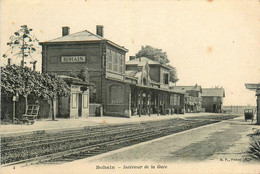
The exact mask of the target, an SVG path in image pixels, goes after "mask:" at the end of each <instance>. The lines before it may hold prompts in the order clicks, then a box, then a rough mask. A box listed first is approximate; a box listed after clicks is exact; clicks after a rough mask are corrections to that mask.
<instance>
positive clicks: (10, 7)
mask: <svg viewBox="0 0 260 174" xmlns="http://www.w3.org/2000/svg"><path fill="white" fill-rule="evenodd" d="M24 24H26V25H27V26H28V27H30V28H32V29H33V32H32V34H34V35H35V36H36V37H37V38H38V39H39V40H40V41H41V42H42V41H48V40H51V39H54V38H57V37H60V36H61V31H62V30H61V28H62V26H69V27H70V33H75V32H79V31H82V30H88V31H90V32H93V33H95V32H96V31H95V30H96V25H103V26H104V37H105V38H107V39H109V40H111V41H113V42H115V43H117V44H119V45H122V46H125V47H126V48H127V49H128V50H129V52H128V53H127V56H126V59H127V60H128V59H129V56H132V55H135V54H136V53H137V52H138V51H139V50H140V49H141V46H145V45H150V46H153V47H155V48H160V49H162V50H163V51H166V52H167V55H168V59H169V60H170V64H171V65H172V66H174V67H176V69H177V73H178V74H177V75H178V78H179V81H178V82H177V85H179V86H182V85H195V84H198V85H201V86H202V88H211V87H215V86H217V87H223V88H224V89H225V94H226V97H225V98H224V105H256V97H255V92H254V91H249V90H247V89H246V88H245V83H260V1H259V0H234V1H233V0H219V1H217V0H175V1H174V0H172V1H170V0H162V1H159V0H150V1H144V0H125V1H122V0H113V1H112V0H111V1H109V0H107V1H103V0H99V1H93V0H55V1H53V0H2V1H1V55H2V54H3V53H5V51H6V50H7V49H8V47H7V46H6V43H7V42H8V40H9V37H10V36H11V35H13V33H14V32H15V31H17V30H18V29H19V28H20V26H21V25H24ZM33 58H34V59H35V60H37V61H38V62H37V70H39V71H40V70H41V55H40V54H37V55H34V56H33ZM19 59H20V58H17V59H16V60H15V61H16V62H17V61H20V60H21V59H20V60H19ZM28 61H30V60H28ZM1 64H2V65H5V64H6V60H4V59H2V58H1Z"/></svg>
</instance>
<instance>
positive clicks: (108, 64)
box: [106, 49, 113, 70]
mask: <svg viewBox="0 0 260 174" xmlns="http://www.w3.org/2000/svg"><path fill="white" fill-rule="evenodd" d="M106 56H107V69H108V70H113V69H112V63H113V61H112V53H111V50H110V49H107V55H106Z"/></svg>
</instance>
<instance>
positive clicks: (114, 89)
mask: <svg viewBox="0 0 260 174" xmlns="http://www.w3.org/2000/svg"><path fill="white" fill-rule="evenodd" d="M123 99H124V95H123V89H122V87H121V86H119V85H113V86H110V88H109V102H110V103H112V104H122V103H123Z"/></svg>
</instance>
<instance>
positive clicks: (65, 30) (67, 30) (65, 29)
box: [62, 26, 70, 36]
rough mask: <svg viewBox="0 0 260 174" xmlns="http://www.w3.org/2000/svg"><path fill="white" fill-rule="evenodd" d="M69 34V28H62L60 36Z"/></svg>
mask: <svg viewBox="0 0 260 174" xmlns="http://www.w3.org/2000/svg"><path fill="white" fill-rule="evenodd" d="M69 34H70V27H67V26H66V27H62V36H67V35H69Z"/></svg>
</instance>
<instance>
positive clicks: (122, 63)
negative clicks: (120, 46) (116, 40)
mask: <svg viewBox="0 0 260 174" xmlns="http://www.w3.org/2000/svg"><path fill="white" fill-rule="evenodd" d="M119 57H120V63H119V72H120V73H123V71H124V70H123V65H124V56H123V55H122V54H120V56H119Z"/></svg>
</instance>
